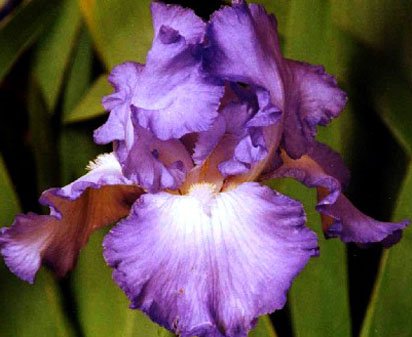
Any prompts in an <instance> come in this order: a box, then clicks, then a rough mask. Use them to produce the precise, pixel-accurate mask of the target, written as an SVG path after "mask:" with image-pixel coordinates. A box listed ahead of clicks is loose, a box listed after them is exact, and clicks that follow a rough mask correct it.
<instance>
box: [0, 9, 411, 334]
mask: <svg viewBox="0 0 412 337" xmlns="http://www.w3.org/2000/svg"><path fill="white" fill-rule="evenodd" d="M152 14H153V26H154V32H155V36H154V40H153V45H152V48H151V50H150V51H149V53H148V56H147V60H146V64H144V65H143V64H138V63H135V62H126V63H124V64H121V65H119V66H117V67H116V68H115V69H113V71H112V73H111V75H110V77H109V81H110V82H111V84H112V85H113V87H114V92H113V93H112V94H111V95H109V96H107V97H105V98H104V99H103V105H104V107H105V109H106V110H107V111H109V112H110V114H109V117H108V120H107V122H106V123H105V124H104V125H102V126H101V127H100V128H99V129H97V130H96V131H95V133H94V139H95V141H96V143H98V144H109V143H112V144H113V152H112V153H110V154H103V155H101V156H99V157H98V158H97V159H96V160H95V161H94V162H92V163H91V164H90V165H89V167H88V168H89V172H88V173H87V174H86V175H84V176H83V177H81V178H79V179H78V180H76V181H74V182H73V183H71V184H69V185H67V186H65V187H63V188H53V189H50V190H47V191H45V192H44V193H43V194H42V196H41V198H40V202H41V204H42V205H45V206H48V207H50V215H37V214H32V213H29V214H26V215H18V216H17V217H16V219H15V221H14V223H13V225H12V226H11V227H10V228H3V229H2V230H1V234H0V250H1V254H2V255H3V257H4V259H5V262H6V264H7V265H8V267H9V268H10V270H11V271H12V272H14V273H15V274H16V275H17V276H19V277H20V278H22V279H23V280H26V281H28V282H33V281H34V278H35V274H36V272H37V270H38V269H39V268H40V266H41V264H44V265H47V266H49V267H50V268H51V269H52V270H54V271H55V272H56V274H57V275H59V276H63V275H65V274H66V273H67V272H68V271H69V270H70V269H72V268H73V266H74V264H75V262H76V259H77V256H78V254H79V252H80V249H81V248H82V247H83V246H84V245H85V244H86V242H87V240H88V238H89V236H90V235H91V234H92V233H93V231H94V230H96V229H98V228H101V227H103V226H107V225H110V224H112V223H117V224H116V225H115V226H114V227H113V228H112V230H111V231H110V232H109V234H107V236H106V238H105V240H104V243H103V245H104V257H105V259H106V262H107V263H108V265H109V266H110V267H111V268H113V278H114V280H115V282H116V283H117V284H118V285H119V286H120V287H121V288H122V289H123V291H124V292H125V293H126V295H127V296H128V298H129V299H130V302H131V307H132V308H136V309H140V310H142V311H144V312H145V313H146V314H147V315H148V316H149V317H150V318H151V319H152V320H154V321H155V322H157V323H159V324H160V325H162V326H164V327H166V328H168V329H169V330H172V331H174V332H175V333H177V334H179V335H181V336H187V337H189V336H195V335H196V336H207V337H223V336H246V335H247V332H248V331H249V330H250V329H251V328H252V327H253V326H254V324H255V322H256V319H257V317H259V316H260V315H263V314H266V313H270V312H273V311H275V310H277V309H280V308H282V307H283V306H284V304H285V301H286V293H287V290H288V289H289V287H290V285H291V282H292V281H293V279H294V278H295V276H296V275H297V274H298V273H299V272H300V271H301V270H302V269H303V267H304V266H305V265H306V263H307V262H308V260H309V259H310V258H311V257H312V256H316V255H317V254H318V246H317V237H316V235H315V233H314V232H312V231H311V230H310V229H308V228H307V227H305V222H306V217H305V213H304V210H303V207H302V205H301V203H300V202H298V201H296V200H293V199H291V198H289V197H287V196H284V195H282V194H280V193H278V192H276V191H273V190H271V189H269V188H268V187H266V186H264V185H262V184H261V183H262V182H264V181H265V180H267V179H282V178H285V177H289V178H290V177H292V178H294V179H297V180H298V181H300V182H302V183H303V184H305V185H307V186H308V187H311V188H317V190H318V197H319V201H318V204H317V205H316V209H317V210H318V211H319V212H320V213H321V214H322V216H323V220H324V221H323V230H324V232H325V235H326V236H328V237H339V238H340V239H341V240H342V241H344V242H356V243H361V244H365V243H372V242H382V243H383V244H384V245H386V246H389V245H391V244H393V243H395V242H396V241H397V240H399V238H400V233H401V230H402V229H403V228H405V227H406V226H407V224H408V223H407V221H402V222H399V223H387V222H379V221H376V220H373V219H372V218H370V217H368V216H366V215H364V214H363V213H361V212H360V211H358V210H357V209H356V208H355V207H354V206H353V205H352V204H351V203H350V201H349V200H348V199H347V198H346V197H345V196H344V195H343V193H342V189H343V188H344V187H345V186H346V185H347V184H348V180H349V173H348V170H347V169H346V167H345V165H344V163H343V162H342V160H341V158H340V156H339V155H338V154H337V153H335V152H334V151H332V150H331V149H329V148H328V147H327V146H326V145H324V144H321V143H319V142H317V141H316V139H315V136H316V129H317V126H318V125H327V124H328V123H329V122H330V121H331V120H332V119H333V118H335V117H337V116H338V115H339V114H340V112H341V111H342V109H343V108H344V105H345V103H346V95H345V94H344V92H343V91H341V90H340V89H339V88H338V86H337V83H336V81H335V79H334V78H333V77H332V76H330V75H328V74H327V73H326V72H325V71H324V69H323V68H322V67H319V66H313V65H309V64H305V63H300V62H296V61H292V60H287V59H285V58H284V57H283V56H282V55H281V52H280V49H279V43H278V36H277V31H276V21H275V18H274V17H273V16H270V15H268V14H267V13H266V12H265V10H264V8H263V7H261V6H258V5H247V4H246V3H244V2H242V1H236V2H234V3H233V4H232V6H227V7H223V8H222V9H220V10H219V11H217V12H215V13H214V14H213V15H212V17H211V19H210V20H209V21H208V22H204V21H203V20H202V19H200V18H199V17H197V16H196V15H195V14H194V13H193V12H192V11H191V10H189V9H184V8H181V7H179V6H174V5H165V4H161V3H153V4H152Z"/></svg>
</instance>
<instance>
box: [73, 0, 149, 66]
mask: <svg viewBox="0 0 412 337" xmlns="http://www.w3.org/2000/svg"><path fill="white" fill-rule="evenodd" d="M79 5H80V8H81V10H82V13H83V16H84V18H85V19H86V22H87V25H88V27H89V30H90V33H91V35H92V37H93V41H94V43H95V46H96V49H97V51H98V53H99V55H100V57H101V58H102V60H103V62H104V64H105V65H106V67H107V69H111V68H112V67H114V66H115V65H117V64H119V63H123V62H125V61H139V62H144V60H145V56H146V53H147V51H148V49H149V48H150V45H151V41H152V35H153V33H152V23H151V15H150V11H149V5H150V1H149V0H141V1H135V0H123V1H122V2H121V4H120V3H119V2H117V1H105V0H79ZM114 27H115V28H114Z"/></svg>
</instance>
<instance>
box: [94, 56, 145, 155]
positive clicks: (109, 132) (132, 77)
mask: <svg viewBox="0 0 412 337" xmlns="http://www.w3.org/2000/svg"><path fill="white" fill-rule="evenodd" d="M143 67H144V66H143V65H141V64H138V63H135V62H126V63H123V64H120V65H118V66H116V67H115V68H114V69H113V70H112V72H111V74H110V75H109V82H110V83H111V85H112V86H113V88H114V89H115V91H114V93H112V94H110V95H108V96H106V97H104V98H103V101H102V103H103V106H104V108H105V109H106V110H107V111H110V114H109V118H108V120H107V122H106V123H105V124H103V125H102V126H101V127H100V128H98V129H97V130H95V131H94V141H95V142H96V143H97V144H109V143H111V142H113V141H119V142H118V146H119V149H118V150H117V155H118V156H119V159H120V161H123V160H124V158H125V157H126V155H127V151H128V150H130V148H131V147H132V145H133V143H134V131H133V125H132V121H131V119H130V115H131V109H130V105H131V100H132V96H133V94H134V92H135V90H136V87H137V86H138V84H139V81H140V77H141V72H142V70H143Z"/></svg>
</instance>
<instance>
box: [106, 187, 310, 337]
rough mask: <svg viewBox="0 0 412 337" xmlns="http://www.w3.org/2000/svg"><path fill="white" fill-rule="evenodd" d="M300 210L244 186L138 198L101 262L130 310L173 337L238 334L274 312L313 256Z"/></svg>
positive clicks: (115, 230)
mask: <svg viewBox="0 0 412 337" xmlns="http://www.w3.org/2000/svg"><path fill="white" fill-rule="evenodd" d="M305 220H306V219H305V215H304V211H303V208H302V205H301V204H300V203H298V202H296V201H294V200H292V199H290V198H288V197H285V196H283V195H281V194H279V193H276V192H274V191H272V190H270V189H269V188H267V187H263V186H260V185H259V184H257V183H244V184H242V185H239V186H238V187H236V188H234V189H232V190H230V191H227V192H221V193H216V191H215V190H214V186H213V185H212V184H199V185H194V186H192V188H191V189H190V190H189V193H188V194H187V195H172V194H168V193H165V192H161V193H157V194H146V195H144V196H142V197H141V198H140V199H139V200H138V201H137V202H136V203H135V204H134V206H133V211H132V213H131V215H130V216H129V217H128V218H126V219H125V220H123V221H122V222H120V223H119V224H118V225H117V226H116V227H115V228H113V229H112V230H111V232H110V233H109V234H108V235H107V236H106V238H105V241H104V255H105V258H106V261H107V262H108V264H109V265H110V266H111V267H113V268H114V272H113V277H114V279H115V281H116V282H117V283H118V284H119V286H120V287H121V288H122V289H123V290H124V291H125V293H126V294H127V296H128V297H129V299H130V301H131V307H132V308H139V309H141V310H143V311H144V312H145V313H147V314H148V315H149V316H150V317H151V318H152V319H153V320H154V321H156V322H158V323H159V324H161V325H162V326H165V327H166V328H168V329H170V330H173V331H174V332H176V333H177V334H179V335H180V336H182V337H185V336H186V337H189V336H194V335H197V336H199V337H201V336H207V337H212V336H219V337H222V336H247V332H248V331H249V330H250V329H251V328H252V327H253V325H254V322H255V320H256V318H257V317H258V316H260V315H263V314H266V313H269V312H272V311H274V310H276V309H280V308H282V307H283V305H284V303H285V301H286V291H287V290H288V289H289V287H290V285H291V282H292V280H293V279H294V277H295V276H296V275H297V274H298V273H299V272H300V270H301V269H302V268H303V267H304V266H305V264H306V263H307V261H308V260H309V258H310V257H311V256H314V255H316V254H317V238H316V235H315V234H314V233H313V232H312V231H310V230H309V229H307V228H306V227H305V226H304V224H305Z"/></svg>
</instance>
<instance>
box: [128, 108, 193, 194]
mask: <svg viewBox="0 0 412 337" xmlns="http://www.w3.org/2000/svg"><path fill="white" fill-rule="evenodd" d="M132 120H133V125H134V134H135V141H134V144H133V146H132V148H131V149H130V151H129V153H128V154H127V157H126V160H125V161H124V164H123V171H124V174H125V176H127V177H128V178H129V179H130V180H131V181H133V182H134V183H135V184H137V185H139V186H141V187H143V188H145V189H147V190H149V191H151V192H157V191H159V190H161V189H167V188H168V189H176V188H178V187H179V186H180V185H181V183H182V182H183V180H184V178H185V176H186V173H187V172H188V171H189V170H190V169H191V168H192V167H193V163H192V160H191V157H190V155H189V153H188V152H187V150H186V148H185V147H184V145H183V144H182V143H181V142H180V141H179V140H177V139H170V140H160V139H158V138H156V137H155V136H154V135H153V134H152V133H151V132H150V131H149V130H146V129H145V128H143V127H141V126H140V125H139V124H138V122H137V117H136V116H135V115H133V116H132Z"/></svg>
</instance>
